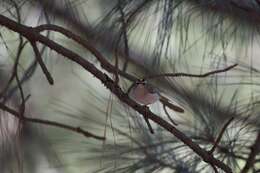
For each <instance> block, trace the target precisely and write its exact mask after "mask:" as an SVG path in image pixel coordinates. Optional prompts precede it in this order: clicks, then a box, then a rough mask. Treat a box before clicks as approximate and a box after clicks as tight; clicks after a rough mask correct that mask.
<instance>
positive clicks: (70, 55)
mask: <svg viewBox="0 0 260 173" xmlns="http://www.w3.org/2000/svg"><path fill="white" fill-rule="evenodd" d="M0 24H1V25H3V26H5V27H7V28H9V29H10V30H12V31H15V32H18V33H19V34H21V35H22V36H24V37H26V38H27V39H29V40H34V41H36V42H40V43H42V44H44V45H46V46H48V47H49V48H50V49H52V50H55V51H56V52H57V53H59V54H61V55H63V56H64V57H63V58H66V59H70V60H71V61H73V62H75V63H77V64H78V65H80V66H81V67H83V68H84V69H85V70H87V71H88V72H90V73H91V74H93V75H94V76H95V77H96V78H97V79H99V80H100V82H102V83H103V84H104V85H105V86H106V87H107V88H108V89H109V90H110V91H111V92H112V93H113V94H115V95H116V96H117V98H118V99H119V100H120V101H122V102H123V103H125V104H127V105H128V106H129V107H131V108H133V109H134V110H136V111H137V112H139V113H140V114H142V115H143V116H146V117H147V118H148V119H149V120H151V121H153V122H154V123H156V124H157V125H159V126H160V127H162V128H163V129H165V130H167V131H168V132H170V133H171V134H173V135H174V136H175V137H176V138H178V139H179V140H181V141H182V142H183V143H184V144H185V145H187V146H188V147H189V148H190V149H192V150H193V151H194V152H195V153H197V154H198V155H199V156H200V157H201V158H202V159H203V161H204V162H207V163H209V164H213V165H215V166H217V167H219V168H221V169H222V170H223V171H225V172H227V173H232V170H231V169H230V168H229V166H227V165H226V164H224V163H223V162H221V161H219V160H218V159H216V158H214V157H213V156H212V155H211V154H209V153H208V152H207V151H205V150H204V149H202V148H201V147H200V146H199V145H198V144H196V143H194V142H193V141H192V140H191V139H190V138H189V137H187V136H186V135H185V134H184V133H182V132H181V131H179V130H178V129H176V128H175V127H174V126H173V125H171V124H170V123H168V122H167V121H165V120H164V119H162V118H161V117H159V116H157V115H156V114H154V113H153V112H151V111H150V110H149V109H148V108H147V109H144V106H141V105H139V104H137V103H136V102H135V101H133V100H132V99H130V98H129V97H128V95H127V94H126V93H124V92H123V91H122V89H121V88H120V86H118V85H117V84H115V82H114V81H113V80H112V79H111V78H110V77H109V76H108V75H107V74H106V73H104V72H102V71H100V70H99V69H97V67H95V66H94V65H93V64H92V63H90V62H88V61H87V60H86V59H84V58H82V57H80V56H79V55H78V54H76V53H75V52H73V51H71V50H69V49H66V48H64V47H63V46H61V45H60V44H58V43H56V42H54V41H52V40H50V39H49V38H47V37H45V36H43V35H41V34H39V33H38V32H37V30H35V29H34V28H31V27H27V26H25V25H21V24H19V23H17V22H15V21H13V20H10V19H8V18H7V17H5V16H3V15H0ZM64 30H65V29H64ZM92 48H93V47H92V46H91V47H88V50H90V49H91V50H92V53H95V54H96V55H95V56H96V57H97V58H100V57H98V55H101V54H100V53H99V52H97V50H96V49H95V50H93V49H92ZM60 57H62V56H60ZM102 57H103V56H102ZM102 60H106V59H102ZM105 64H109V66H106V69H108V70H110V72H115V68H114V67H113V66H112V67H111V64H110V63H109V62H107V61H105ZM101 66H104V64H102V63H101Z"/></svg>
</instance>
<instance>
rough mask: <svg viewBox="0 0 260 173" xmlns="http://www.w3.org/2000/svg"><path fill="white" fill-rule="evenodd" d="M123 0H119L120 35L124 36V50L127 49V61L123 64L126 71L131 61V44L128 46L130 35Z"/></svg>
mask: <svg viewBox="0 0 260 173" xmlns="http://www.w3.org/2000/svg"><path fill="white" fill-rule="evenodd" d="M122 3H123V1H122V0H118V7H119V12H120V15H121V23H122V27H121V33H122V34H120V35H119V40H120V39H121V35H122V36H123V40H124V51H125V57H126V60H125V63H124V66H123V71H124V72H125V71H126V69H127V65H128V62H129V58H130V57H129V46H128V36H127V23H126V18H125V13H124V9H123V7H122Z"/></svg>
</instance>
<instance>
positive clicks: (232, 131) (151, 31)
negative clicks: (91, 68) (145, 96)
mask: <svg viewBox="0 0 260 173" xmlns="http://www.w3.org/2000/svg"><path fill="white" fill-rule="evenodd" d="M0 14H1V15H4V16H6V17H9V18H10V19H12V20H15V21H17V22H19V23H22V24H24V25H27V26H33V27H34V26H38V25H41V24H55V25H58V26H63V27H65V28H66V29H68V30H70V31H72V32H73V33H75V34H77V35H79V36H80V37H82V38H84V39H86V40H88V41H89V42H90V43H91V44H92V46H94V47H95V48H97V49H98V50H99V51H100V52H101V53H102V54H103V55H104V56H105V57H106V58H107V60H108V61H109V62H111V63H112V64H115V63H116V57H118V61H119V62H118V63H119V68H120V69H121V70H124V71H125V72H127V73H130V74H132V75H134V76H136V77H137V78H142V77H145V76H148V75H154V74H161V73H175V72H184V73H190V74H202V73H206V72H209V71H212V70H216V69H223V68H225V67H227V66H229V65H233V64H235V63H238V66H237V67H235V68H234V69H232V70H230V71H228V72H225V73H219V74H216V75H212V76H209V77H206V78H192V77H176V78H170V77H166V78H156V79H152V80H149V81H148V82H149V83H152V84H153V85H154V86H156V87H157V88H158V89H159V90H160V92H161V94H162V95H164V96H167V98H169V99H170V100H171V101H172V102H174V103H175V104H177V105H179V106H180V107H182V108H183V109H184V110H185V113H177V112H173V111H172V110H170V109H168V108H166V110H165V108H164V107H163V106H162V104H161V103H160V102H156V103H154V104H152V105H150V106H149V107H150V108H151V110H152V111H153V112H155V113H156V114H157V115H159V116H161V117H163V118H164V119H166V120H167V121H169V122H170V119H169V117H171V118H172V119H173V120H174V121H175V122H177V123H178V126H177V128H178V129H179V130H180V131H182V132H184V133H185V134H186V135H187V136H188V137H190V138H191V139H192V140H193V141H194V142H196V143H198V144H200V146H201V147H202V148H204V149H210V148H211V147H212V145H213V144H214V139H216V137H217V135H218V134H219V132H220V130H221V128H222V127H223V125H224V124H225V123H226V122H227V121H228V120H229V119H230V118H231V117H234V118H235V119H234V120H233V121H232V122H231V124H230V125H229V126H228V128H227V129H226V131H225V133H224V135H223V137H222V139H221V141H220V143H219V145H218V147H217V149H216V151H215V153H214V154H215V157H216V158H218V159H219V160H221V161H223V162H224V163H226V164H227V165H229V166H230V167H231V168H232V170H233V171H234V172H241V173H242V171H244V167H245V164H246V163H247V160H248V158H249V156H250V155H251V153H252V146H258V144H257V143H256V138H257V135H258V133H259V132H258V131H259V116H260V115H259V108H258V107H259V106H258V104H259V101H258V100H259V89H260V88H259V82H258V78H259V68H258V66H259V64H260V62H259V60H258V59H259V55H260V52H259V19H260V18H259V16H260V2H259V1H257V0H240V1H238V0H208V1H207V0H138V1H137V0H55V1H52V0H45V1H38V0H2V1H1V2H0ZM42 34H43V35H45V36H48V37H49V38H50V39H51V40H53V41H55V42H57V43H59V44H61V45H63V46H64V47H66V48H69V49H70V50H72V51H74V52H76V53H77V54H79V55H81V56H82V57H84V58H85V59H86V60H88V61H90V62H92V63H94V64H95V66H97V67H98V68H99V69H101V67H100V64H99V62H98V61H97V59H96V58H95V57H94V56H93V55H92V54H91V53H90V52H89V51H88V50H86V49H84V48H83V47H82V46H80V45H79V44H77V43H76V42H74V41H73V40H71V39H69V38H66V37H65V36H63V35H61V34H59V33H57V32H53V31H44V32H42ZM21 44H24V47H23V48H22V49H21V48H20V46H21ZM37 46H38V47H39V48H40V53H41V55H42V58H43V59H44V62H45V64H46V66H47V68H48V70H49V71H50V73H51V74H52V76H53V78H54V85H53V86H51V85H49V83H48V81H47V80H46V78H45V76H44V75H43V73H42V71H41V69H40V68H39V67H38V65H37V62H36V60H35V57H34V52H33V49H32V47H31V45H30V44H28V42H27V40H26V39H25V38H21V37H20V36H19V35H18V34H17V33H15V32H12V31H10V30H8V29H7V28H5V27H2V26H1V28H0V89H1V91H2V90H3V89H4V88H5V86H6V84H7V83H8V80H9V78H10V76H11V73H12V69H13V64H14V60H15V59H16V57H17V56H20V61H19V65H18V72H19V77H20V79H21V81H22V84H23V85H22V86H23V90H24V93H25V95H30V97H29V99H28V101H27V102H26V115H28V116H30V117H36V118H41V119H47V120H53V121H58V122H61V123H65V124H69V125H72V126H75V127H77V126H78V127H81V128H84V129H85V130H88V131H89V132H92V133H94V134H96V135H99V136H105V137H106V138H107V139H106V140H105V141H99V140H96V139H93V138H85V137H84V136H82V135H80V134H76V133H72V132H70V131H67V130H64V129H59V128H56V127H50V126H45V125H39V124H33V123H25V124H23V125H22V127H20V126H19V123H18V122H17V120H16V119H14V118H13V117H12V116H11V115H8V113H6V112H3V111H1V112H0V113H1V116H0V172H3V173H11V172H14V173H16V172H25V173H74V172H86V173H99V172H105V173H114V172H119V173H123V172H126V173H128V172H130V173H131V172H138V173H146V172H147V173H151V172H159V173H167V172H176V173H201V172H205V173H208V172H214V170H213V169H212V167H211V166H210V165H208V164H207V163H205V162H203V161H202V160H201V158H200V157H199V156H198V155H196V154H195V153H194V152H193V151H192V150H190V149H189V148H188V147H187V146H185V145H184V144H183V143H182V142H180V141H179V140H178V139H177V138H175V137H174V136H172V135H171V134H169V133H168V132H166V131H165V130H164V129H162V128H160V127H159V126H157V125H156V124H152V126H153V128H154V130H155V134H154V135H153V134H150V133H149V130H148V129H147V127H146V124H145V123H144V122H143V119H142V116H140V115H139V114H138V113H137V112H135V111H134V110H132V109H131V108H129V107H128V106H127V105H125V104H123V103H121V102H120V101H119V100H118V99H117V98H116V96H114V95H113V94H112V93H111V92H109V90H107V89H106V88H105V87H104V85H103V84H102V83H101V82H99V80H97V79H96V78H95V77H93V75H91V74H90V73H89V72H87V71H86V70H84V69H82V68H81V67H80V66H79V65H77V64H75V63H73V62H71V61H69V60H66V59H64V58H62V57H61V56H62V55H60V54H57V53H56V52H55V51H53V50H50V49H49V48H47V47H45V46H44V45H42V44H37ZM104 72H105V71H104ZM111 77H113V75H111ZM119 84H120V86H121V87H122V88H123V90H124V91H127V90H128V88H129V87H130V86H131V84H132V81H129V80H127V79H125V78H123V77H120V79H119ZM1 100H5V101H6V102H7V103H8V104H10V105H14V106H17V105H18V103H19V102H20V101H21V100H20V95H19V89H18V87H17V83H15V82H13V83H12V85H11V86H10V87H9V88H7V89H6V91H5V92H4V94H3V95H1ZM259 145H260V144H259ZM256 148H257V147H256ZM258 150H259V151H260V149H256V152H255V159H254V162H253V163H252V165H250V169H249V170H245V172H243V173H246V172H250V171H251V172H254V173H257V172H260V167H259V162H260V160H259V159H260V154H259V151H258ZM219 171H220V172H221V170H219Z"/></svg>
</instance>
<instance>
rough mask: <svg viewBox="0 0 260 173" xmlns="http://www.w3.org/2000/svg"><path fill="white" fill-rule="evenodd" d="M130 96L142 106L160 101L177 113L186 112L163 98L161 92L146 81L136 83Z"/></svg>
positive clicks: (130, 90) (130, 91) (129, 91)
mask: <svg viewBox="0 0 260 173" xmlns="http://www.w3.org/2000/svg"><path fill="white" fill-rule="evenodd" d="M128 95H129V97H130V98H131V99H133V100H134V101H136V102H137V103H139V104H141V105H149V104H153V103H155V102H157V101H159V100H160V101H161V102H162V104H163V105H165V106H167V107H169V108H170V109H172V110H174V111H176V112H181V113H183V112H184V110H183V109H182V108H180V107H179V106H176V105H174V104H172V103H170V101H169V99H167V98H166V97H164V96H162V95H161V94H160V92H159V90H158V89H157V88H156V87H154V86H152V85H151V84H149V83H147V81H146V80H139V81H137V82H135V83H134V84H133V85H132V86H131V87H130V88H129V89H128Z"/></svg>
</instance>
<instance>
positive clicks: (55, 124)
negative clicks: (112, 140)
mask: <svg viewBox="0 0 260 173" xmlns="http://www.w3.org/2000/svg"><path fill="white" fill-rule="evenodd" d="M0 109H2V110H3V111H6V112H8V113H10V114H11V115H13V116H15V117H16V118H19V120H21V121H26V122H32V123H38V124H43V125H48V126H53V127H59V128H62V129H66V130H69V131H73V132H76V133H79V134H82V135H84V136H86V137H91V138H95V139H98V140H105V138H104V137H101V136H97V135H94V134H92V133H90V132H88V131H85V130H83V129H82V128H80V127H73V126H70V125H66V124H62V123H59V122H55V121H49V120H42V119H37V118H28V117H25V116H21V114H20V113H19V112H17V111H15V110H13V109H11V108H9V107H8V106H6V105H4V104H3V103H0Z"/></svg>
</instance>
